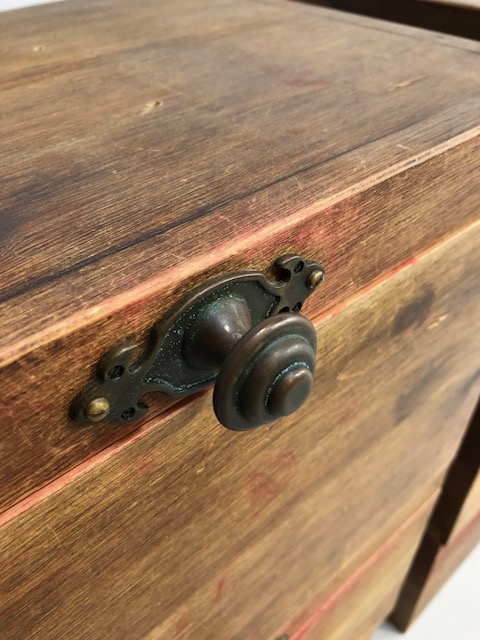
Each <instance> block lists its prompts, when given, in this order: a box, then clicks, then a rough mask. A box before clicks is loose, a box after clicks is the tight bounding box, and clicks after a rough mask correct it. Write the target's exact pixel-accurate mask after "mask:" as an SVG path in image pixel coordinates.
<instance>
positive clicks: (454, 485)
mask: <svg viewBox="0 0 480 640" xmlns="http://www.w3.org/2000/svg"><path fill="white" fill-rule="evenodd" d="M479 380H480V372H479ZM477 513H480V403H479V404H478V405H477V408H476V411H475V412H474V414H473V416H472V419H471V421H470V424H469V426H468V430H467V433H466V435H465V438H464V440H463V442H462V445H461V447H460V449H459V450H458V452H457V454H456V456H455V460H454V461H453V463H452V465H451V467H450V469H449V472H448V476H447V478H446V480H445V485H444V487H443V491H442V495H441V498H440V500H439V501H438V504H437V506H436V508H435V513H434V515H433V517H432V523H431V526H432V529H433V530H435V532H436V536H438V538H439V540H440V542H441V543H442V544H445V543H446V542H448V541H449V540H450V539H451V538H453V537H454V536H455V535H456V534H457V533H458V532H459V531H460V530H461V529H463V527H464V526H465V525H466V524H467V523H468V522H470V520H473V518H474V516H476V514H477Z"/></svg>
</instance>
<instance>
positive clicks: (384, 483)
mask: <svg viewBox="0 0 480 640" xmlns="http://www.w3.org/2000/svg"><path fill="white" fill-rule="evenodd" d="M479 247H480V225H479V224H477V225H474V226H472V227H470V228H469V229H467V230H465V231H464V232H462V233H459V234H457V235H456V236H455V237H452V238H451V239H450V240H449V241H447V242H446V243H443V244H442V245H440V246H438V247H437V248H435V249H434V250H432V251H430V252H428V253H427V254H426V255H424V256H422V257H421V258H420V259H419V260H418V261H417V262H416V264H415V265H413V264H412V265H410V266H409V267H405V268H404V269H403V270H401V271H400V272H399V273H397V274H396V275H394V276H393V277H391V278H388V279H386V280H385V281H384V282H383V283H381V284H379V285H378V286H376V287H374V288H373V289H372V290H371V291H370V292H368V293H365V294H364V295H361V296H359V297H358V298H356V299H350V300H349V301H348V303H346V304H345V305H344V306H343V307H337V308H335V309H334V310H332V311H331V312H330V313H329V314H327V315H325V316H323V317H322V318H320V319H319V321H318V322H317V331H318V339H319V352H318V374H317V378H316V391H315V393H314V394H313V397H312V398H311V400H310V401H309V402H308V403H307V404H306V405H305V406H304V407H303V408H302V409H301V411H300V412H298V414H297V415H295V416H292V417H291V418H288V419H286V420H284V421H282V422H279V423H277V424H275V425H274V426H268V427H266V428H264V429H261V430H258V431H255V432H252V433H243V434H235V433H232V432H228V431H227V430H225V429H222V428H220V427H219V426H218V425H216V424H215V423H214V420H213V418H212V410H211V398H210V394H204V395H202V396H201V397H199V398H198V399H197V400H196V402H194V403H185V405H184V406H183V407H180V408H177V409H176V410H174V411H173V412H171V414H170V415H169V416H168V419H165V418H164V419H163V420H162V421H158V422H156V421H153V422H152V423H151V424H149V425H146V426H145V427H143V428H142V429H141V430H140V431H139V432H138V433H137V435H136V436H135V438H134V439H129V440H127V441H125V442H123V443H117V444H114V445H112V446H111V447H110V448H109V449H107V450H105V451H104V452H102V453H100V454H98V456H96V457H95V458H93V459H90V461H88V462H86V463H84V464H83V465H82V466H80V467H79V468H77V469H76V470H75V471H74V472H72V473H70V474H68V475H66V476H64V477H62V478H60V479H59V480H57V481H55V482H53V483H51V484H50V485H49V486H48V487H45V488H44V489H43V490H41V491H39V492H37V493H36V494H34V495H33V496H31V497H30V498H28V499H26V500H25V501H23V502H22V503H19V504H18V505H17V506H15V507H13V508H12V509H10V510H9V511H7V512H5V513H4V514H3V515H2V522H3V526H2V529H1V532H0V533H1V535H0V551H1V553H0V557H1V561H0V562H1V563H2V564H1V565H0V580H1V593H0V595H1V597H0V602H1V607H2V609H1V619H2V638H5V640H7V639H10V638H15V639H16V640H17V639H18V638H19V637H21V633H22V630H25V629H35V630H36V633H37V634H38V637H48V638H50V637H57V638H68V639H69V640H74V639H76V638H89V640H92V638H99V639H100V638H105V636H106V635H107V636H108V637H109V638H112V639H113V638H122V639H123V638H125V637H128V638H131V639H134V638H143V637H145V636H147V637H149V638H152V639H153V638H165V637H173V638H175V637H177V638H182V637H194V638H195V639H196V640H201V639H203V638H205V640H206V639H207V638H208V639H209V640H210V639H211V638H212V637H215V638H218V639H219V640H221V639H222V638H225V639H227V638H228V639H231V638H234V637H248V638H252V639H253V640H256V639H257V638H258V639H259V640H264V639H265V638H274V637H277V636H278V635H281V634H282V633H283V632H284V628H282V626H283V627H285V626H287V625H288V624H289V623H288V620H289V619H290V618H293V617H294V616H295V615H296V614H297V613H298V611H299V610H301V609H303V608H304V607H305V603H307V602H309V601H310V600H312V599H315V602H318V601H319V600H318V598H319V595H318V594H319V593H320V592H323V593H325V594H326V595H328V594H330V595H331V594H332V593H334V592H335V591H336V590H337V589H338V586H339V583H338V581H339V580H341V581H343V582H345V581H346V580H347V578H348V576H351V575H352V573H354V571H355V570H356V569H357V568H358V567H359V566H361V565H363V564H364V562H365V561H366V559H368V557H371V555H372V554H373V553H374V551H375V550H376V549H378V547H379V546H381V544H382V542H384V541H385V540H386V539H387V538H388V537H389V536H391V535H393V533H394V531H396V530H397V529H398V528H399V527H400V526H401V525H402V523H403V522H404V521H405V519H407V518H408V517H409V516H410V515H411V514H412V513H413V512H414V511H415V510H416V509H418V508H419V507H420V505H421V504H422V503H423V502H424V501H425V500H426V499H427V498H428V497H429V496H430V495H432V493H433V491H434V490H435V488H436V487H437V488H438V487H439V486H440V483H441V480H442V475H443V473H444V472H445V470H446V469H447V466H448V465H449V463H450V461H451V459H452V457H453V455H454V452H455V450H456V449H457V448H458V446H459V443H460V440H461V438H462V435H463V433H464V430H465V426H466V424H467V422H468V417H469V415H470V413H471V411H472V408H473V404H474V402H475V400H476V398H477V396H478V392H479V388H478V386H479V385H478V351H479V346H480V345H479V339H480V337H479V336H478V332H476V330H475V327H476V326H478V322H479V320H480V319H479V317H478V314H479V313H480V309H479V306H478V304H477V300H478V298H477V297H478V293H479V286H480V285H479V282H478V277H477V273H478V260H479V258H480V252H479V250H478V249H479ZM7 569H8V570H7ZM341 583H342V582H340V584H341ZM315 594H317V596H316V597H315ZM25 603H28V606H26V604H25ZM86 612H88V616H86ZM275 634H276V635H275Z"/></svg>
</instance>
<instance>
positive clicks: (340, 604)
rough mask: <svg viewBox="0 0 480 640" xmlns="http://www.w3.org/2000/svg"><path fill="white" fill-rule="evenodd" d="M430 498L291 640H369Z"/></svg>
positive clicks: (390, 600) (395, 588)
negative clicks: (322, 639)
mask: <svg viewBox="0 0 480 640" xmlns="http://www.w3.org/2000/svg"><path fill="white" fill-rule="evenodd" d="M437 496H438V494H435V495H434V496H432V497H431V498H430V499H429V500H427V501H426V502H425V503H424V504H422V505H421V507H420V508H419V509H417V510H416V511H415V512H414V513H413V515H412V516H411V517H410V518H409V520H407V521H406V522H404V523H403V524H402V525H400V526H399V527H398V529H397V530H396V531H395V533H394V534H393V535H392V536H391V537H390V538H388V540H386V541H385V542H384V543H383V544H382V546H381V547H380V548H379V549H378V550H377V551H376V553H375V554H374V555H373V556H372V557H370V558H369V559H368V560H367V561H366V562H365V563H364V564H363V565H362V566H361V567H359V569H357V571H356V572H355V573H354V574H353V575H352V576H351V577H350V579H349V580H348V582H347V583H345V584H344V585H342V587H341V588H340V589H339V590H338V591H336V592H335V593H334V594H333V595H332V596H330V598H329V599H328V600H327V601H325V602H321V603H320V606H319V608H318V610H317V611H315V612H314V613H313V614H312V615H311V616H310V617H309V618H308V619H307V620H306V621H305V623H304V624H303V625H302V626H300V627H299V628H298V630H296V631H293V632H292V633H291V634H287V635H288V637H289V638H291V640H319V639H320V638H325V639H327V638H328V640H352V638H355V640H370V638H371V636H372V633H373V632H374V630H375V629H376V628H377V627H378V626H379V624H380V623H381V621H382V620H384V619H385V618H386V616H387V615H388V614H389V613H390V611H391V610H392V607H393V604H394V602H395V599H396V596H397V594H398V592H399V590H400V587H401V585H402V582H403V580H404V579H405V574H406V572H407V570H408V567H409V563H410V559H411V558H412V556H413V555H414V554H415V551H416V550H417V547H418V545H419V543H420V541H421V538H422V536H423V533H424V531H425V526H426V524H427V521H428V518H429V516H430V514H431V510H432V508H433V505H434V504H435V499H436V498H437Z"/></svg>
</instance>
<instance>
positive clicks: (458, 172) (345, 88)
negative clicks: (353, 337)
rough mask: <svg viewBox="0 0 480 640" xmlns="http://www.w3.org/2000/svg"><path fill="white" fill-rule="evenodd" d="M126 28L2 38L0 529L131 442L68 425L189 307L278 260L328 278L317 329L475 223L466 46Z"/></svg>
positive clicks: (196, 23) (121, 20)
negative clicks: (107, 358)
mask: <svg viewBox="0 0 480 640" xmlns="http://www.w3.org/2000/svg"><path fill="white" fill-rule="evenodd" d="M131 5H132V3H131V0H116V1H115V2H112V1H110V0H107V1H105V2H103V0H101V1H100V0H84V1H82V2H76V3H54V4H50V5H47V6H44V7H36V8H32V9H30V10H26V11H15V12H9V13H6V14H2V15H1V16H0V22H1V25H0V32H1V33H2V39H1V42H0V54H1V60H2V68H1V71H0V75H1V77H0V93H1V103H2V136H1V137H0V156H1V157H2V158H4V162H3V163H2V167H1V168H0V181H1V183H2V185H3V187H4V188H2V191H1V192H0V260H1V264H2V268H1V269H0V291H1V295H0V316H1V318H2V322H1V323H0V387H1V389H2V396H1V399H0V402H2V408H1V416H2V422H1V424H0V445H1V446H0V510H2V509H5V508H7V507H10V506H12V505H13V504H14V503H15V502H17V501H18V500H20V499H21V498H23V497H25V496H27V495H28V494H30V493H32V492H33V491H35V490H37V489H39V488H40V487H42V486H44V485H45V484H47V483H48V482H50V481H51V480H53V479H54V478H56V477H58V476H60V475H61V474H62V473H65V472H68V471H69V470H70V469H72V468H73V467H75V466H76V465H78V464H81V463H83V462H84V461H85V460H86V459H88V458H89V457H90V456H92V455H94V454H95V453H98V452H99V451H101V450H103V449H104V448H105V447H107V446H108V445H110V444H111V443H112V442H113V441H115V440H119V439H121V438H123V437H125V436H126V435H127V434H128V433H130V432H131V430H132V427H131V425H127V426H122V427H118V426H115V425H110V424H108V425H102V426H99V427H98V428H96V429H78V428H77V427H76V426H75V425H74V424H73V423H72V422H71V421H70V420H69V418H68V412H69V407H70V403H71V401H72V399H73V398H74V397H75V396H76V394H77V393H78V392H79V391H80V390H81V389H82V388H83V387H84V385H85V384H87V382H88V381H89V380H90V379H91V377H92V375H93V373H94V370H95V365H96V363H97V362H98V360H99V358H100V357H101V355H102V354H103V353H104V352H105V351H106V350H107V349H109V348H111V347H112V346H113V345H115V344H116V343H117V342H118V341H119V340H121V339H123V338H125V337H133V338H135V339H137V340H139V341H141V340H144V339H145V335H146V331H147V329H148V328H149V327H151V325H152V324H153V323H154V322H155V321H156V320H158V318H159V316H160V315H161V314H162V313H163V312H164V311H165V310H166V309H167V308H168V307H170V306H171V305H172V304H173V303H174V302H176V301H177V300H178V299H179V298H180V296H181V295H182V294H183V293H185V291H186V289H189V288H190V287H193V286H195V285H197V284H200V283H202V282H204V281H205V280H206V279H208V278H210V277H212V276H216V275H220V274H222V273H225V272H228V271H235V270H238V269H242V270H243V269H248V268H255V269H264V268H266V267H267V266H268V265H270V264H271V263H272V262H273V260H274V259H275V258H276V257H277V256H278V255H279V254H281V253H283V252H289V251H295V252H299V253H302V254H304V255H305V256H306V257H308V258H311V259H315V260H320V261H321V262H322V263H323V264H324V266H325V267H326V269H327V274H328V275H327V278H326V280H325V283H324V285H322V292H321V294H319V295H315V296H312V297H311V299H310V300H309V303H308V305H306V306H305V313H306V315H307V316H309V317H315V316H316V315H318V314H319V313H320V312H321V311H324V310H326V309H328V308H332V307H333V306H334V305H336V304H338V303H339V302H340V301H342V300H344V299H346V298H347V297H348V296H350V295H352V294H355V293H356V292H358V291H360V290H361V289H362V288H364V287H366V286H369V285H371V284H372V282H373V281H375V280H377V279H378V278H382V277H385V276H386V275H387V274H388V273H389V272H390V271H391V270H392V269H395V268H397V267H398V266H399V265H403V264H404V263H405V262H407V261H409V260H411V259H412V256H415V255H416V254H417V253H418V252H421V251H423V250H425V249H426V248H428V247H430V246H432V245H433V244H435V243H437V242H439V241H441V240H442V239H443V238H445V237H446V236H448V235H449V234H450V233H454V232H456V231H457V230H458V229H459V228H461V227H463V226H467V225H468V224H471V223H473V222H474V221H475V220H476V219H477V217H478V202H477V200H478V194H477V190H476V185H477V184H478V181H479V177H478V175H479V165H478V162H477V158H478V155H479V153H480V138H479V136H478V132H479V129H478V125H479V124H480V99H479V94H478V86H477V83H476V82H475V81H476V79H477V77H478V76H479V74H480V59H479V57H478V55H476V52H477V51H478V45H477V44H476V43H471V42H469V41H466V40H465V41H463V40H462V41H459V39H448V38H442V39H440V38H438V36H437V35H435V34H431V33H419V32H415V33H412V32H411V30H409V29H407V28H405V27H399V26H395V27H392V26H391V25H390V26H389V27H388V29H382V28H379V27H378V24H377V23H375V22H372V21H370V20H367V19H363V18H355V19H354V18H352V16H345V15H344V14H341V13H339V12H335V11H331V10H327V9H322V8H318V7H311V6H306V5H301V4H299V3H294V2H282V1H280V0H279V1H276V0H275V1H269V2H248V1H246V0H245V1H242V2H234V1H225V0H209V1H208V2H201V1H199V0H178V2H175V3H172V2H157V1H156V0H138V1H137V2H136V3H135V11H132V9H131ZM213 34H214V36H215V37H214V38H213ZM332 34H335V37H332ZM297 43H301V46H298V44H297ZM319 47H321V52H320V53H321V55H319ZM379 52H381V55H380V54H379ZM233 79H234V80H233ZM32 95H34V96H35V100H32ZM52 104H58V105H59V109H58V110H57V109H52ZM372 123H374V126H372ZM151 404H152V414H150V417H151V416H152V415H153V416H155V415H158V414H160V413H161V412H162V411H165V410H166V409H167V408H168V406H169V402H168V401H167V402H166V401H165V399H164V398H163V397H157V398H156V399H155V400H153V401H152V403H151Z"/></svg>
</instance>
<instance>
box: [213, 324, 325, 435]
mask: <svg viewBox="0 0 480 640" xmlns="http://www.w3.org/2000/svg"><path fill="white" fill-rule="evenodd" d="M316 346H317V339H316V334H315V330H314V328H313V326H312V324H311V322H309V321H308V320H307V319H306V318H304V317H303V316H299V315H296V314H280V315H277V316H273V317H270V318H267V319H266V320H264V321H263V322H261V323H260V324H258V325H256V326H255V327H253V328H252V329H250V331H248V333H246V334H245V336H243V338H241V339H240V340H239V341H238V342H237V344H236V345H235V347H234V348H233V350H232V351H231V352H230V353H229V354H228V356H227V357H226V358H225V361H224V362H223V364H222V367H221V368H220V372H219V374H218V377H217V381H216V384H215V390H214V394H213V406H214V409H215V413H216V415H217V418H218V419H219V421H220V422H221V423H222V424H223V425H224V426H226V427H228V428H229V429H234V430H236V431H246V430H249V429H254V428H256V427H258V426H260V425H262V424H266V423H267V422H271V421H272V420H276V419H278V418H282V417H284V416H287V415H290V414H291V413H294V411H296V410H297V409H299V408H300V407H301V406H302V405H303V403H304V402H305V400H306V399H307V397H308V395H309V393H310V391H311V389H312V385H313V373H314V371H315V350H316Z"/></svg>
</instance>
